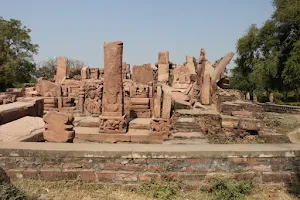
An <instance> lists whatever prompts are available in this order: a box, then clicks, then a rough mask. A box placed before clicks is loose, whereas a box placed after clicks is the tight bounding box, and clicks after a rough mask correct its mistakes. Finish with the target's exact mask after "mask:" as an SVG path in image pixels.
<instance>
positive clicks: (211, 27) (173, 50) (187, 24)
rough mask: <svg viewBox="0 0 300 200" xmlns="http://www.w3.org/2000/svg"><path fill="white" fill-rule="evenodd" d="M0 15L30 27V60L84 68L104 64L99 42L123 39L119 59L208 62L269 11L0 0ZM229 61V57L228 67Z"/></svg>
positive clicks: (245, 2)
mask: <svg viewBox="0 0 300 200" xmlns="http://www.w3.org/2000/svg"><path fill="white" fill-rule="evenodd" d="M0 5H1V6H0V16H2V17H3V18H4V19H6V20H8V19H10V18H14V19H18V20H21V22H22V23H23V24H24V25H26V26H27V27H28V28H30V29H31V30H32V32H31V33H30V35H31V38H32V42H33V43H35V44H38V45H39V53H38V55H36V56H35V61H36V62H39V61H42V60H46V59H47V58H49V57H57V56H65V57H68V58H72V59H77V60H82V61H84V62H85V63H86V64H87V65H88V66H90V67H100V68H102V67H103V66H104V61H103V60H104V59H103V58H104V52H103V44H104V42H105V41H115V40H121V41H123V44H124V45H123V61H124V62H127V63H129V64H131V66H133V65H142V64H146V63H152V64H154V63H155V62H157V60H158V52H160V51H169V52H170V53H169V54H170V61H172V62H173V63H177V64H182V63H184V62H185V56H187V55H189V56H194V57H196V58H199V55H200V49H201V48H205V49H206V55H207V58H208V59H209V60H210V61H211V62H212V63H214V62H215V60H217V59H219V58H221V57H223V56H224V55H226V54H227V53H228V52H235V51H236V49H235V46H236V42H237V40H238V39H239V38H240V37H242V36H243V35H244V34H245V33H246V31H247V29H248V28H249V26H250V25H251V24H257V25H258V26H262V25H263V23H264V22H265V21H266V20H267V19H268V18H269V17H270V16H271V14H272V12H273V10H274V9H273V6H272V2H271V0H85V1H84V0H26V1H25V0H0ZM232 66H233V62H231V64H230V67H232Z"/></svg>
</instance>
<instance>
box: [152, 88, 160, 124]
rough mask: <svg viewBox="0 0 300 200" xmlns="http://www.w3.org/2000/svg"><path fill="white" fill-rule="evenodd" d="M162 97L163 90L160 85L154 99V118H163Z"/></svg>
mask: <svg viewBox="0 0 300 200" xmlns="http://www.w3.org/2000/svg"><path fill="white" fill-rule="evenodd" d="M161 95H162V90H161V86H160V85H158V86H157V87H156V94H155V97H154V112H153V114H154V118H161Z"/></svg>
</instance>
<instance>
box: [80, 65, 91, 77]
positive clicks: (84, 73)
mask: <svg viewBox="0 0 300 200" xmlns="http://www.w3.org/2000/svg"><path fill="white" fill-rule="evenodd" d="M89 78H90V69H89V67H87V66H85V67H83V68H82V69H81V80H85V79H89Z"/></svg>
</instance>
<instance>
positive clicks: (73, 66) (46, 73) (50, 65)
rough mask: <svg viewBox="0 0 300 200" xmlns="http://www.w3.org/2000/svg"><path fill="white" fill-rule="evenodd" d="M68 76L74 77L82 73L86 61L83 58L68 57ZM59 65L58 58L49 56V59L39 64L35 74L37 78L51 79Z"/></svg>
mask: <svg viewBox="0 0 300 200" xmlns="http://www.w3.org/2000/svg"><path fill="white" fill-rule="evenodd" d="M67 65H68V66H67V67H68V69H69V71H68V76H69V78H73V77H74V76H76V75H80V71H81V68H82V67H83V66H85V65H86V64H85V62H83V61H81V60H75V59H72V58H68V64H67ZM56 67H57V59H56V58H55V57H52V58H48V59H47V60H44V61H41V62H39V63H38V64H37V70H36V72H35V76H36V77H37V78H41V77H44V78H47V79H51V78H53V77H54V75H55V74H56Z"/></svg>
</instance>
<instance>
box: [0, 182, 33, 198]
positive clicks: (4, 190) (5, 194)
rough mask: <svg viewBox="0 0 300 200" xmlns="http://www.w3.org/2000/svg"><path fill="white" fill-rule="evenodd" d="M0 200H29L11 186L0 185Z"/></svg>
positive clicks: (23, 193)
mask: <svg viewBox="0 0 300 200" xmlns="http://www.w3.org/2000/svg"><path fill="white" fill-rule="evenodd" d="M0 200H31V199H30V198H28V197H27V196H26V194H25V192H23V191H20V190H19V189H18V188H16V187H15V186H13V185H11V184H0Z"/></svg>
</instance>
